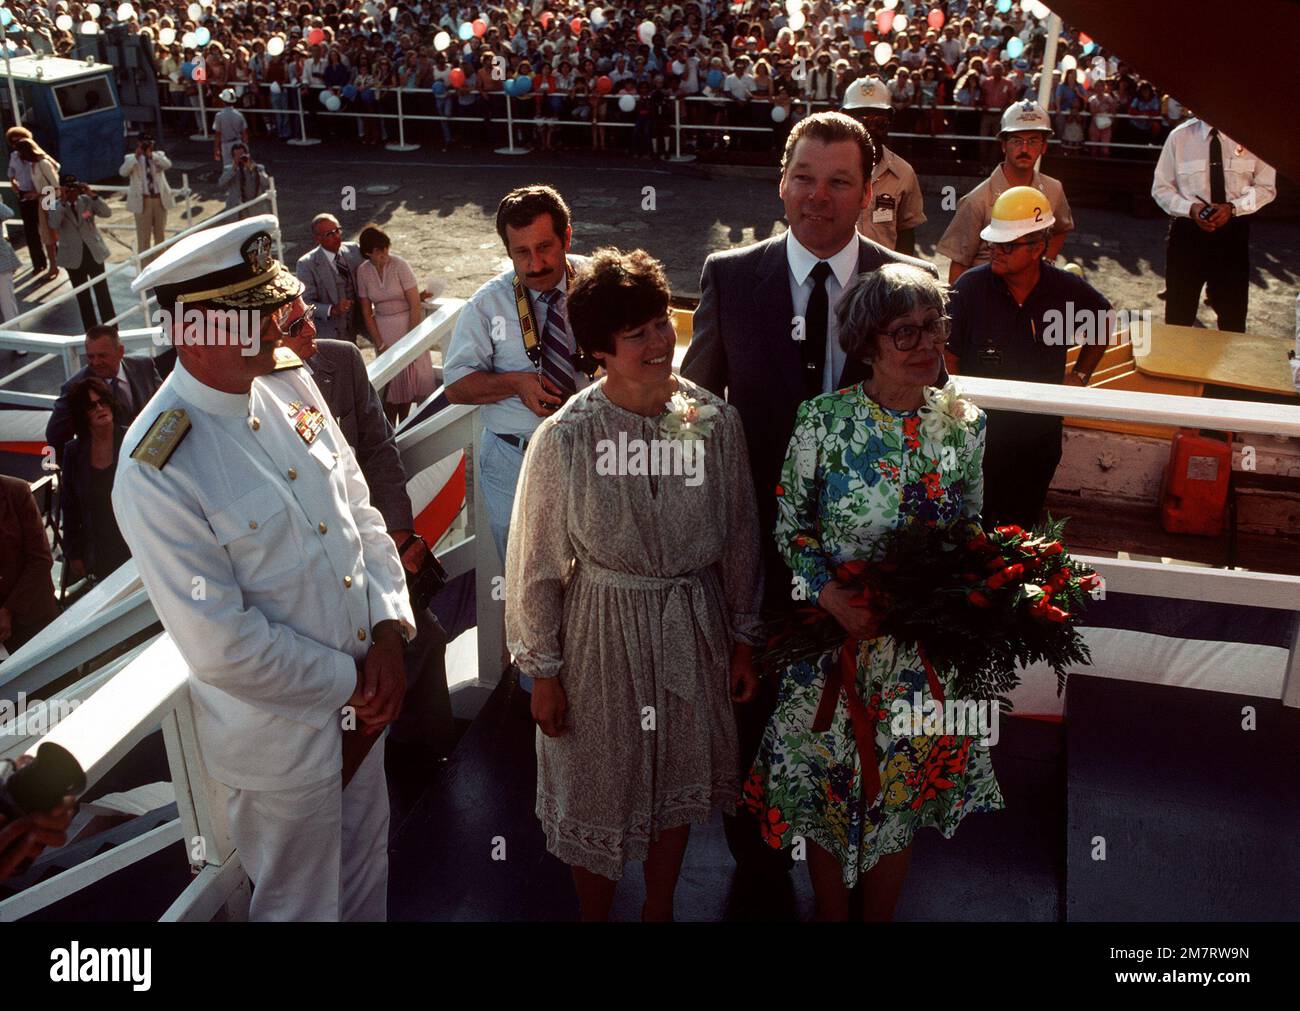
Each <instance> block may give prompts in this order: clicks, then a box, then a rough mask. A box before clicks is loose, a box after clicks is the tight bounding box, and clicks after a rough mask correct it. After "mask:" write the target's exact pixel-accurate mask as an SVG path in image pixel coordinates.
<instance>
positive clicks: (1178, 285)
mask: <svg viewBox="0 0 1300 1011" xmlns="http://www.w3.org/2000/svg"><path fill="white" fill-rule="evenodd" d="M1151 196H1152V197H1154V198H1155V201H1156V203H1158V204H1159V205H1160V207H1161V209H1162V210H1163V211H1164V212H1165V213H1166V214H1168V215H1169V217H1170V219H1171V220H1170V222H1169V237H1168V239H1167V241H1166V246H1165V249H1166V259H1165V287H1166V289H1167V292H1168V294H1167V295H1166V298H1165V322H1166V323H1169V324H1172V325H1175V326H1192V325H1193V324H1195V322H1196V309H1197V304H1198V303H1199V301H1200V297H1201V289H1202V288H1205V290H1206V295H1207V297H1208V298H1209V300H1210V305H1211V306H1212V307H1213V309H1214V311H1215V313H1216V315H1217V316H1218V322H1219V329H1220V330H1231V331H1234V332H1237V333H1244V332H1245V330H1246V310H1247V307H1248V303H1249V298H1250V215H1252V214H1254V213H1255V212H1256V211H1258V210H1259V209H1260V208H1261V207H1263V206H1265V205H1266V204H1268V203H1269V202H1270V201H1271V200H1273V198H1274V197H1276V196H1277V172H1276V171H1274V169H1273V167H1272V166H1271V165H1268V164H1266V163H1265V162H1263V161H1261V160H1260V159H1259V158H1256V157H1255V156H1254V155H1253V154H1251V153H1250V152H1249V151H1247V150H1246V149H1245V148H1244V147H1242V146H1241V145H1240V144H1238V143H1237V142H1236V141H1234V140H1232V139H1231V138H1230V137H1228V136H1227V135H1226V134H1223V133H1221V132H1220V131H1219V130H1218V129H1217V128H1215V127H1212V126H1210V124H1209V123H1206V122H1205V121H1204V120H1201V119H1190V120H1188V121H1187V122H1186V123H1184V124H1182V125H1181V126H1179V127H1178V128H1177V129H1175V130H1174V131H1173V132H1172V133H1171V134H1170V135H1169V136H1168V138H1167V139H1166V140H1165V145H1164V148H1163V149H1162V150H1161V152H1160V159H1159V161H1157V162H1156V171H1155V179H1154V181H1153V182H1152V185H1151Z"/></svg>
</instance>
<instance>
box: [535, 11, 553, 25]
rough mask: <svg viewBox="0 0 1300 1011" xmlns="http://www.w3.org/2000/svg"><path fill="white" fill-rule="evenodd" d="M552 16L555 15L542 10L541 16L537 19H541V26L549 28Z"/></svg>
mask: <svg viewBox="0 0 1300 1011" xmlns="http://www.w3.org/2000/svg"><path fill="white" fill-rule="evenodd" d="M553 17H555V15H554V14H552V13H551V12H550V11H542V16H541V17H540V18H539V19H538V20H539V21H541V23H542V27H543V28H550V27H551V18H553Z"/></svg>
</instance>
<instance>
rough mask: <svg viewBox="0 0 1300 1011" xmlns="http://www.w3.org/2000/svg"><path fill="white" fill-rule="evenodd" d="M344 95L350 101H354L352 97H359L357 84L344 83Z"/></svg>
mask: <svg viewBox="0 0 1300 1011" xmlns="http://www.w3.org/2000/svg"><path fill="white" fill-rule="evenodd" d="M343 97H344V98H346V99H347V100H348V101H349V102H350V101H352V99H354V98H356V97H357V87H356V85H355V84H345V85H343Z"/></svg>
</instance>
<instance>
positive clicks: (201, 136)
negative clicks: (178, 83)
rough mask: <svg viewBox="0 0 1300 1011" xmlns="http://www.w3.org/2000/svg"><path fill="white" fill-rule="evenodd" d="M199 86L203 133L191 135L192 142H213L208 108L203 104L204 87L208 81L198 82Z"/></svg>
mask: <svg viewBox="0 0 1300 1011" xmlns="http://www.w3.org/2000/svg"><path fill="white" fill-rule="evenodd" d="M195 83H196V84H198V86H199V129H200V130H202V131H203V132H202V133H195V134H191V135H190V140H211V139H212V134H210V133H208V108H207V106H206V105H205V104H204V102H203V86H204V84H206V83H207V82H206V81H196V82H195Z"/></svg>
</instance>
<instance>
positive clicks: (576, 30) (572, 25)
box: [569, 18, 582, 35]
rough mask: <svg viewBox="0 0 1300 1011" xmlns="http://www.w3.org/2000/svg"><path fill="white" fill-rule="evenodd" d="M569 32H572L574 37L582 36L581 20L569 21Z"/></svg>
mask: <svg viewBox="0 0 1300 1011" xmlns="http://www.w3.org/2000/svg"><path fill="white" fill-rule="evenodd" d="M569 30H570V31H571V32H573V34H574V35H580V34H582V18H574V19H573V20H572V21H570V22H569Z"/></svg>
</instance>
